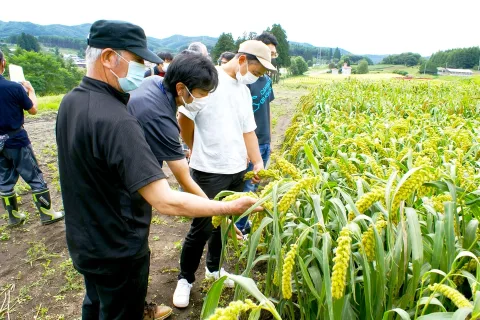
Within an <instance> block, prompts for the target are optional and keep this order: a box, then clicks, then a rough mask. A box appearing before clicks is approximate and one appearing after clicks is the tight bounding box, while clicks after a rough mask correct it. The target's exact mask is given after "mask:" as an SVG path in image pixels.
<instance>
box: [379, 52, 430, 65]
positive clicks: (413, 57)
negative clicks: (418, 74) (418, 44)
mask: <svg viewBox="0 0 480 320" xmlns="http://www.w3.org/2000/svg"><path fill="white" fill-rule="evenodd" d="M421 62H422V56H421V55H420V54H418V53H413V52H404V53H400V54H392V55H389V56H388V57H385V58H383V61H382V63H383V64H397V65H403V66H408V67H413V66H417V65H419V64H420V63H421Z"/></svg>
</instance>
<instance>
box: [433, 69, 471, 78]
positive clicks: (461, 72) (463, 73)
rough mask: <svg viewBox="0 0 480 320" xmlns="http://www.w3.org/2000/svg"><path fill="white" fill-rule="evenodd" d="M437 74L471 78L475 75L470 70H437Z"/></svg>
mask: <svg viewBox="0 0 480 320" xmlns="http://www.w3.org/2000/svg"><path fill="white" fill-rule="evenodd" d="M437 73H438V75H440V76H460V77H469V76H471V75H472V74H473V72H472V70H469V69H452V68H437Z"/></svg>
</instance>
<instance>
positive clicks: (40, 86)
mask: <svg viewBox="0 0 480 320" xmlns="http://www.w3.org/2000/svg"><path fill="white" fill-rule="evenodd" d="M1 49H2V51H3V53H4V54H5V58H6V60H7V68H6V70H5V74H4V76H5V77H7V78H8V77H9V74H8V64H10V63H13V64H16V65H19V66H21V67H22V68H23V73H24V74H25V79H27V80H28V81H30V82H31V83H32V86H33V87H34V88H35V91H36V93H37V94H38V95H40V96H45V95H57V94H62V93H67V92H68V91H70V90H71V89H73V88H74V87H76V86H77V85H78V84H79V83H80V80H81V79H82V77H83V76H84V74H85V71H84V70H82V69H79V68H77V66H76V65H75V64H74V63H73V62H72V61H71V60H64V59H63V58H62V57H61V56H60V55H55V54H52V53H47V52H35V51H26V50H24V49H22V48H20V47H17V50H15V52H13V53H11V52H10V50H9V49H8V47H7V46H2V47H1Z"/></svg>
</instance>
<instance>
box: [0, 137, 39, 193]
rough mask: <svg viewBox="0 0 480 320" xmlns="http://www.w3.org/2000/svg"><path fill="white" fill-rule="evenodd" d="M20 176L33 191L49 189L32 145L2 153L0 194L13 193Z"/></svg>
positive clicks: (0, 154) (5, 150)
mask: <svg viewBox="0 0 480 320" xmlns="http://www.w3.org/2000/svg"><path fill="white" fill-rule="evenodd" d="M20 176H21V177H22V178H23V180H25V182H26V183H28V185H29V186H30V187H31V188H32V190H45V189H47V183H46V182H45V180H44V179H43V174H42V171H41V170H40V168H39V167H38V163H37V159H36V158H35V154H34V153H33V148H32V145H31V144H30V145H28V146H26V147H22V148H20V149H10V148H4V149H3V151H2V152H0V193H8V192H12V191H13V188H14V187H15V184H16V183H17V181H18V178H19V177H20Z"/></svg>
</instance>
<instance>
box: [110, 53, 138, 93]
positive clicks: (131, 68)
mask: <svg viewBox="0 0 480 320" xmlns="http://www.w3.org/2000/svg"><path fill="white" fill-rule="evenodd" d="M115 53H116V54H117V55H118V56H119V57H120V58H122V59H123V60H125V61H126V62H128V72H127V75H126V76H125V78H120V77H119V76H117V75H116V74H115V72H113V71H112V70H110V72H111V73H113V74H114V75H115V77H117V78H118V83H119V84H120V88H122V90H123V92H130V91H133V90H135V89H137V88H138V87H139V86H140V85H141V84H142V81H143V79H144V77H143V76H144V75H145V65H143V64H141V63H138V62H135V61H127V59H125V58H124V57H122V56H121V55H119V54H118V53H117V52H115Z"/></svg>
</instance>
